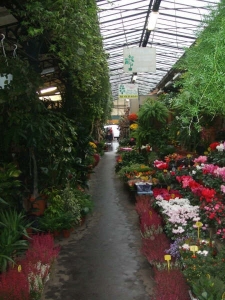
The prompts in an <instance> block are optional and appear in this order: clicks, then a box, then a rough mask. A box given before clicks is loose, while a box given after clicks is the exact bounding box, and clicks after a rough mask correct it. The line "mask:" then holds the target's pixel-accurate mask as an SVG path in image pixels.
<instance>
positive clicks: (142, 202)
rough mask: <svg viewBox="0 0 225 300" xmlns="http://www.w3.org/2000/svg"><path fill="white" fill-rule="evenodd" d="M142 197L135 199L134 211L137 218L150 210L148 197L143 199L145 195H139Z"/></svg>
mask: <svg viewBox="0 0 225 300" xmlns="http://www.w3.org/2000/svg"><path fill="white" fill-rule="evenodd" d="M141 196H144V197H136V201H137V202H136V204H135V210H136V212H137V213H138V215H139V216H141V215H142V214H143V213H145V212H148V211H149V209H150V202H149V197H145V195H141Z"/></svg>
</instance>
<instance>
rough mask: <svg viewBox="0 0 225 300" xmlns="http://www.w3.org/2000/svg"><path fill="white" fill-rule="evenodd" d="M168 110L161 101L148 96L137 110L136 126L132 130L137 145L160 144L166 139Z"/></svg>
mask: <svg viewBox="0 0 225 300" xmlns="http://www.w3.org/2000/svg"><path fill="white" fill-rule="evenodd" d="M168 115H169V110H168V109H167V107H166V105H165V104H163V103H162V102H159V101H156V100H153V99H150V98H148V99H147V100H146V102H145V103H144V104H143V105H142V106H141V108H140V110H139V112H138V122H137V123H138V128H137V129H136V130H135V132H134V134H133V135H134V137H136V139H137V145H138V146H141V145H146V144H150V145H154V146H156V147H157V146H160V145H162V144H163V143H165V140H166V139H168V134H166V132H167V130H166V126H165V124H166V122H167V118H168Z"/></svg>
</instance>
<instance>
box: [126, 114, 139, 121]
mask: <svg viewBox="0 0 225 300" xmlns="http://www.w3.org/2000/svg"><path fill="white" fill-rule="evenodd" d="M137 119H138V116H137V114H134V113H133V114H130V115H129V116H128V120H129V121H132V122H134V121H137Z"/></svg>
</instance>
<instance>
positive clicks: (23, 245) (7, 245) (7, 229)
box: [0, 209, 31, 272]
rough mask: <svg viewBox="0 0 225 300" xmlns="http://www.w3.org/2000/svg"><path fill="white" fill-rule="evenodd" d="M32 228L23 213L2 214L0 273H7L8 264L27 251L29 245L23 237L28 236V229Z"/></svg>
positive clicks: (0, 219)
mask: <svg viewBox="0 0 225 300" xmlns="http://www.w3.org/2000/svg"><path fill="white" fill-rule="evenodd" d="M30 226H31V223H28V222H27V221H26V218H25V215H24V214H23V213H17V212H16V211H15V210H13V209H10V210H7V211H1V212H0V229H1V232H0V272H5V271H6V270H7V267H8V262H9V261H12V260H14V259H15V256H17V255H19V254H21V253H23V252H24V251H25V250H26V249H27V247H28V243H27V241H25V240H22V236H23V235H25V236H27V232H26V228H28V227H30Z"/></svg>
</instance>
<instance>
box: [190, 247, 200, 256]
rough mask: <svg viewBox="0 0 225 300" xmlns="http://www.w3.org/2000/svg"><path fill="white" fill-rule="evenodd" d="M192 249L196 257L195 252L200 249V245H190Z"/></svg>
mask: <svg viewBox="0 0 225 300" xmlns="http://www.w3.org/2000/svg"><path fill="white" fill-rule="evenodd" d="M190 250H191V251H192V252H193V255H192V257H193V258H196V255H195V252H197V251H198V246H196V245H193V246H190Z"/></svg>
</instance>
